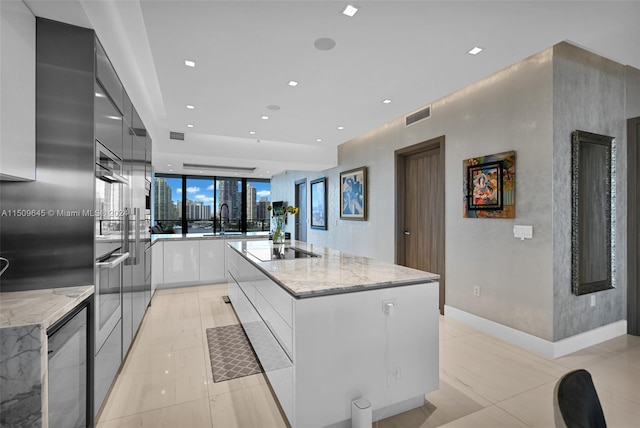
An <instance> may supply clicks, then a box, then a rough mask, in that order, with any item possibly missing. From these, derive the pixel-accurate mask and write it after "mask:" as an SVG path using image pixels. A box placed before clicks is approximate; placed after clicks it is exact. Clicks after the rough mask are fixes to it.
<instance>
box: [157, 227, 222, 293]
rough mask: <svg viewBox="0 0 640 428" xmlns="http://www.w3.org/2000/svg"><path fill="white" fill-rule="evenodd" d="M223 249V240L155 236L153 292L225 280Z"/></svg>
mask: <svg viewBox="0 0 640 428" xmlns="http://www.w3.org/2000/svg"><path fill="white" fill-rule="evenodd" d="M225 248H226V240H224V239H196V238H189V239H177V238H169V239H158V240H157V241H156V242H154V244H153V246H152V257H153V263H152V266H153V273H152V279H151V287H152V291H155V289H156V288H171V287H175V286H178V287H179V286H186V285H198V284H215V283H220V282H225V281H226V278H227V275H226V272H227V269H226V264H225Z"/></svg>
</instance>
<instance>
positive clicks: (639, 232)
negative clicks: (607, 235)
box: [627, 117, 640, 336]
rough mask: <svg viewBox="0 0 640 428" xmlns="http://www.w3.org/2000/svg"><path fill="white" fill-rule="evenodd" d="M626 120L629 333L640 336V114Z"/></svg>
mask: <svg viewBox="0 0 640 428" xmlns="http://www.w3.org/2000/svg"><path fill="white" fill-rule="evenodd" d="M627 123H628V127H627V131H628V132H627V136H628V140H627V143H628V144H627V156H628V157H627V167H628V180H627V210H628V211H627V222H628V223H627V259H628V262H627V275H628V281H627V332H628V333H629V334H633V335H636V336H640V268H639V266H640V217H639V216H640V117H636V118H634V119H629V121H628V122H627Z"/></svg>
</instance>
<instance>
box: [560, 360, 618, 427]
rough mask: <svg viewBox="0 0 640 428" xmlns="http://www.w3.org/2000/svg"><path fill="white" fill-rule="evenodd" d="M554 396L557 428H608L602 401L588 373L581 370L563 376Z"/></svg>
mask: <svg viewBox="0 0 640 428" xmlns="http://www.w3.org/2000/svg"><path fill="white" fill-rule="evenodd" d="M553 396H554V398H553V401H554V403H553V404H554V406H553V410H554V418H555V423H556V427H558V428H560V427H562V428H606V426H607V423H606V422H605V419H604V412H603V411H602V406H601V405H600V399H599V398H598V394H597V392H596V388H595V386H594V385H593V380H592V379H591V374H589V372H588V371H586V370H583V369H580V370H575V371H572V372H569V373H567V374H565V375H564V376H562V377H561V378H560V380H559V381H558V383H556V387H555V390H554V394H553Z"/></svg>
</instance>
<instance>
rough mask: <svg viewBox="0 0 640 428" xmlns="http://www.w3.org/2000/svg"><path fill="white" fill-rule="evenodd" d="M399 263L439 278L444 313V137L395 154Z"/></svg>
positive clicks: (441, 304)
mask: <svg viewBox="0 0 640 428" xmlns="http://www.w3.org/2000/svg"><path fill="white" fill-rule="evenodd" d="M396 165H397V169H396V175H397V183H398V189H397V194H398V206H397V214H396V216H397V217H396V218H397V219H398V222H397V223H398V230H397V247H396V249H397V256H398V263H399V264H402V265H404V266H408V267H412V268H415V269H420V270H424V271H427V272H433V273H437V274H439V275H440V313H444V297H445V271H444V270H445V263H444V260H445V259H444V256H445V253H444V213H445V209H444V203H445V200H444V190H445V188H444V137H440V138H437V139H435V140H430V141H427V142H425V143H421V144H418V145H416V146H412V147H409V148H407V149H403V150H400V151H398V152H396Z"/></svg>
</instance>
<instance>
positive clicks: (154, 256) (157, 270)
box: [151, 241, 164, 296]
mask: <svg viewBox="0 0 640 428" xmlns="http://www.w3.org/2000/svg"><path fill="white" fill-rule="evenodd" d="M160 284H164V242H162V241H157V242H154V243H153V245H152V246H151V296H153V293H155V292H156V288H158V285H160Z"/></svg>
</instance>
